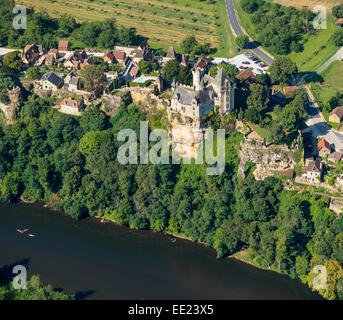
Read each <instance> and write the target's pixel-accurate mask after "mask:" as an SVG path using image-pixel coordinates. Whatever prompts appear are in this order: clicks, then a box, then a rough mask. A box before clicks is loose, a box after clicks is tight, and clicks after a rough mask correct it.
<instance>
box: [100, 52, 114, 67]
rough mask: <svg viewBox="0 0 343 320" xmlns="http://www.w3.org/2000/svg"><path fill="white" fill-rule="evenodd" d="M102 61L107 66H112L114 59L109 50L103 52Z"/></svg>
mask: <svg viewBox="0 0 343 320" xmlns="http://www.w3.org/2000/svg"><path fill="white" fill-rule="evenodd" d="M102 59H103V60H104V61H105V62H107V63H109V64H113V63H115V62H116V58H115V57H114V54H113V51H109V50H107V51H105V52H104V56H103V57H102Z"/></svg>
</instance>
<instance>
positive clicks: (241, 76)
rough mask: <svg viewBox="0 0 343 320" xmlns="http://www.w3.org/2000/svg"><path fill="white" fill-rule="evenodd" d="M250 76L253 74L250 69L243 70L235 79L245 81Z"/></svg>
mask: <svg viewBox="0 0 343 320" xmlns="http://www.w3.org/2000/svg"><path fill="white" fill-rule="evenodd" d="M252 75H253V72H252V70H251V69H245V70H243V71H241V72H240V73H239V74H238V75H237V76H236V78H237V79H238V80H241V79H244V80H247V79H249V78H250V77H251V76H252Z"/></svg>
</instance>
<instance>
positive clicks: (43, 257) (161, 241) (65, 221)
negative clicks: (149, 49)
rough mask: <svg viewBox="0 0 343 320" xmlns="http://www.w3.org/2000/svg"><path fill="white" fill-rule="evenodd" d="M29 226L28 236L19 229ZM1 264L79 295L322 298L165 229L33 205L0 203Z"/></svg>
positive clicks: (286, 278) (298, 283) (158, 297)
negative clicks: (143, 228) (23, 268)
mask: <svg viewBox="0 0 343 320" xmlns="http://www.w3.org/2000/svg"><path fill="white" fill-rule="evenodd" d="M18 228H19V229H25V228H28V229H30V230H29V232H28V233H32V234H34V235H35V237H34V238H30V237H29V236H28V235H27V234H20V233H18V232H17V231H16V229H18ZM0 253H1V254H0V268H1V267H3V266H4V265H12V264H23V265H25V266H26V267H27V269H28V273H29V275H32V274H39V275H40V277H41V280H42V281H43V282H44V283H46V284H51V285H52V286H53V287H54V288H59V289H63V290H64V291H65V292H67V293H72V294H76V295H77V297H78V298H80V299H319V296H318V295H317V294H315V293H313V292H312V291H311V290H310V289H309V288H307V287H306V286H304V285H302V284H301V283H300V282H298V281H295V280H291V279H289V278H288V277H286V276H282V275H279V274H277V273H274V272H270V271H264V270H260V269H257V268H254V267H252V266H250V265H248V264H245V263H243V262H240V261H237V260H234V259H221V260H217V259H216V254H215V251H214V250H213V249H209V248H206V247H204V246H203V245H200V244H195V243H192V242H190V241H187V240H182V239H177V240H176V241H175V242H172V241H171V238H170V237H169V236H167V235H164V234H161V233H158V232H151V231H134V230H130V229H128V228H126V227H121V226H117V225H115V224H113V223H110V222H108V223H101V221H100V220H99V219H95V218H87V219H84V220H82V221H78V222H76V221H74V220H72V219H71V218H70V217H69V216H67V215H65V214H63V213H61V212H57V211H52V210H49V209H46V208H44V207H42V206H41V205H38V204H23V203H17V204H12V205H1V204H0Z"/></svg>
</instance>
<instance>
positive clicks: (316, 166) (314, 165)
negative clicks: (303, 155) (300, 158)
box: [307, 159, 322, 173]
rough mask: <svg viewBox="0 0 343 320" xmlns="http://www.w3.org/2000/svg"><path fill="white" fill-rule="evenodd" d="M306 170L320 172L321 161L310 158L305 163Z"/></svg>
mask: <svg viewBox="0 0 343 320" xmlns="http://www.w3.org/2000/svg"><path fill="white" fill-rule="evenodd" d="M307 171H311V172H319V173H320V172H321V171H322V170H321V162H320V160H319V159H317V160H310V161H309V162H308V165H307Z"/></svg>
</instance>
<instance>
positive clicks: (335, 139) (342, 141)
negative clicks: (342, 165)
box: [225, 0, 343, 153]
mask: <svg viewBox="0 0 343 320" xmlns="http://www.w3.org/2000/svg"><path fill="white" fill-rule="evenodd" d="M225 3H226V12H227V15H228V19H229V23H230V25H231V27H232V29H233V31H234V32H235V33H236V35H239V34H244V31H243V29H242V27H241V26H240V24H239V22H238V18H237V13H236V10H235V6H234V4H233V0H225ZM249 49H251V50H252V51H253V52H254V53H255V54H256V55H257V56H258V57H259V58H260V59H262V60H264V61H265V62H266V63H267V64H269V65H270V64H272V63H273V59H272V58H271V57H270V56H269V55H267V54H266V53H265V52H263V51H262V50H261V49H259V48H257V47H256V45H255V44H254V42H250V43H249ZM338 58H343V47H342V48H340V49H339V50H338V51H337V52H336V54H335V55H333V56H332V57H331V58H330V59H329V60H327V61H326V62H325V63H324V64H323V65H322V66H321V67H319V68H318V69H317V70H316V71H314V72H312V73H310V74H307V75H306V76H305V77H304V78H303V79H304V80H306V79H308V78H311V77H312V76H313V75H315V74H317V73H319V72H321V71H323V70H324V69H325V68H327V67H328V66H329V65H330V64H331V63H332V62H334V61H335V60H337V59H338ZM301 80H302V79H299V80H298V84H300V82H302V81H301ZM307 96H308V101H309V102H308V105H307V113H308V119H307V120H306V124H307V126H308V129H306V130H310V131H311V132H312V135H313V137H314V138H317V137H323V138H324V139H326V140H327V141H328V142H329V143H330V144H331V145H333V146H334V147H335V149H336V151H339V152H342V153H343V133H339V132H337V131H335V130H332V129H331V128H330V127H329V126H328V125H327V123H326V121H325V119H324V118H322V116H321V115H320V112H319V109H318V107H317V105H316V104H315V103H314V101H313V97H312V95H311V93H310V92H309V90H308V89H307Z"/></svg>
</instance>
